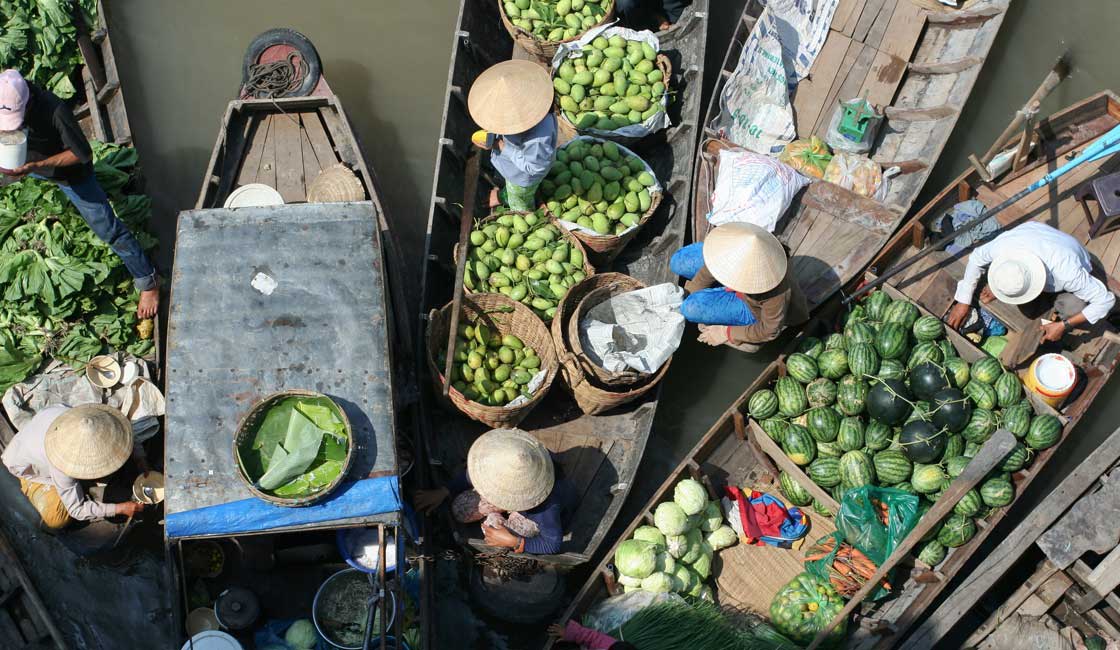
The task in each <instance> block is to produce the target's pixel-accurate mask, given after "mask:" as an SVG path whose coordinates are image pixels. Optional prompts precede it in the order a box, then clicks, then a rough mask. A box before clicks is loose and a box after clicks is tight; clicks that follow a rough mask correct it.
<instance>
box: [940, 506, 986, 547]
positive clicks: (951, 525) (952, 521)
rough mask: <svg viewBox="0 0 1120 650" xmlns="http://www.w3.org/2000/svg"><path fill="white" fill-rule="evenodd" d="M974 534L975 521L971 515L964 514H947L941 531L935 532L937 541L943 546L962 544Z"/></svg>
mask: <svg viewBox="0 0 1120 650" xmlns="http://www.w3.org/2000/svg"><path fill="white" fill-rule="evenodd" d="M975 534H976V523H975V522H974V521H972V518H971V517H965V516H964V515H957V514H953V515H949V518H948V519H946V520H945V525H944V526H942V527H941V532H939V533H937V541H939V542H941V544H942V545H943V546H947V547H949V548H957V547H958V546H964V545H965V544H966V543H967V542H968V540H970V539H972V537H973V535H975Z"/></svg>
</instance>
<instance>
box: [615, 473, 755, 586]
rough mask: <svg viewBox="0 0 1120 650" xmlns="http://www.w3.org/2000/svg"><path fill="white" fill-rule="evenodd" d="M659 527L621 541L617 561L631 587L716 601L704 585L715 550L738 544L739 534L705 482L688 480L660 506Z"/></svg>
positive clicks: (641, 529)
mask: <svg viewBox="0 0 1120 650" xmlns="http://www.w3.org/2000/svg"><path fill="white" fill-rule="evenodd" d="M653 522H654V524H656V525H654V526H641V527H639V528H638V529H637V530H635V531H634V536H633V538H632V539H628V540H626V541H624V542H622V543H621V544H619V545H618V549H617V550H616V551H615V554H614V566H615V568H616V569H617V570H618V581H619V582H620V583H622V585H623V587H624V589H625V590H626V591H634V590H637V589H642V590H645V591H652V592H656V593H664V592H675V593H679V594H686V595H689V596H696V597H699V598H704V599H707V600H713V597H712V589H711V587H709V586H708V585H706V584H704V581H706V580H707V579H708V577H709V576H710V575H711V572H712V555H713V554H714V552H715V551H720V550H723V549H725V548H727V547H729V546H733V545H735V543H736V542H738V541H739V537H738V535H736V534H735V531H734V530H732V528H731V527H730V526H728V525H727V524H726V523H725V522H724V519H723V510H722V509H721V508H720V504H719V501H714V500H709V499H708V494H707V491H705V489H704V486H703V485H701V484H700V482H699V481H695V480H693V479H684V480H682V481H681V482H679V483H677V485H676V487H675V488H674V489H673V500H672V501H666V502H664V503H662V504H660V505H658V506H657V509H656V510H655V511H654V513H653Z"/></svg>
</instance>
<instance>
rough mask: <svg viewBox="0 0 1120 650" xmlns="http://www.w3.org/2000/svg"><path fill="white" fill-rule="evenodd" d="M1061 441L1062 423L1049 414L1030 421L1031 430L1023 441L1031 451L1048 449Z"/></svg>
mask: <svg viewBox="0 0 1120 650" xmlns="http://www.w3.org/2000/svg"><path fill="white" fill-rule="evenodd" d="M1061 439H1062V423H1061V421H1060V420H1058V418H1056V417H1054V416H1053V415H1050V414H1048V413H1047V414H1044V415H1040V416H1038V417H1036V418H1035V419H1033V420H1031V428H1030V430H1028V431H1027V437H1026V438H1024V439H1023V441H1024V442H1026V443H1027V446H1029V447H1030V448H1031V449H1049V448H1050V447H1053V446H1054V445H1056V444H1058V441H1059V440H1061Z"/></svg>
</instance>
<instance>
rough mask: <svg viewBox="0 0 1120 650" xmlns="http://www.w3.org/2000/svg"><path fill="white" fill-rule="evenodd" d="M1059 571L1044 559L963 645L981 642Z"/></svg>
mask: <svg viewBox="0 0 1120 650" xmlns="http://www.w3.org/2000/svg"><path fill="white" fill-rule="evenodd" d="M1058 572H1059V569H1058V567H1056V566H1054V565H1053V564H1051V563H1050V562H1048V561H1046V560H1043V561H1042V563H1041V564H1039V566H1038V568H1037V569H1035V571H1034V573H1033V574H1031V576H1030V577H1028V578H1027V579H1026V581H1025V582H1023V584H1022V585H1020V586H1019V588H1018V589H1016V590H1015V591H1014V593H1012V594H1011V595H1010V596H1008V598H1007V599H1006V600H1005V601H1003V603H1002V604H1001V605H1000V606H999V609H997V610H996V611H994V612H992V613H991V615H990V616H988V619H987V620H986V621H984V623H983V624H982V625H981V626H980V627H978V628H976V630H975V631H974V632H973V633H972V634H971V635H970V636H969V637H968V639H967V640H965V642H964V646H963V647H969V648H971V647H974V646H977V645H979V644H980V642H981V641H983V640H984V639H985V638H987V637H988V635H990V634H991V633H992V632H994V631H995V630H996V628H997V627H999V626H1000V624H1001V623H1003V622H1004V621H1006V620H1007V619H1008V618H1009V617H1010V616H1011V615H1013V614H1015V613H1016V612H1017V611H1019V607H1020V606H1021V605H1022V604H1023V603H1025V602H1027V600H1028V599H1029V598H1030V597H1031V596H1033V595H1034V593H1035V592H1036V591H1038V590H1039V589H1040V588H1041V587H1042V586H1043V584H1045V583H1046V582H1048V581H1049V580H1050V578H1051V577H1052V576H1053V575H1054V574H1056V573H1058Z"/></svg>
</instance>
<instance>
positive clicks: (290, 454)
mask: <svg viewBox="0 0 1120 650" xmlns="http://www.w3.org/2000/svg"><path fill="white" fill-rule="evenodd" d="M348 449H349V440H348V438H347V435H346V425H345V423H344V422H343V420H342V417H341V414H340V413H339V411H338V407H337V406H336V405H335V404H334V402H332V401H330V400H329V399H326V398H307V397H288V398H285V399H282V400H280V401H279V402H277V403H276V404H273V405H272V406H271V407H269V409H268V412H267V413H265V416H264V418H263V420H262V421H261V423H260V425H259V426H258V427H257V430H256V431H255V432H254V433H253V435H252V436H251V438H249V439H248V440H247V441H246V442H245V443H243V444H242V445H241V447H240V448H239V449H238V458H239V461H240V463H241V467H242V468H243V469H244V471H245V473H246V475H247V476H248V477H249V479H250V480H253V481H254V482H255V483H256V484H257V485H258V486H259V487H260V489H262V490H265V491H267V492H271V493H272V494H274V495H276V496H279V497H300V496H308V495H311V494H315V493H316V492H319V491H321V490H322V489H323V488H325V487H326V486H327V485H329V484H330V483H331V482H332V481H334V479H335V478H337V477H338V475H339V474H341V473H342V469H343V464H344V462H345V460H346V454H347V451H348Z"/></svg>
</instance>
